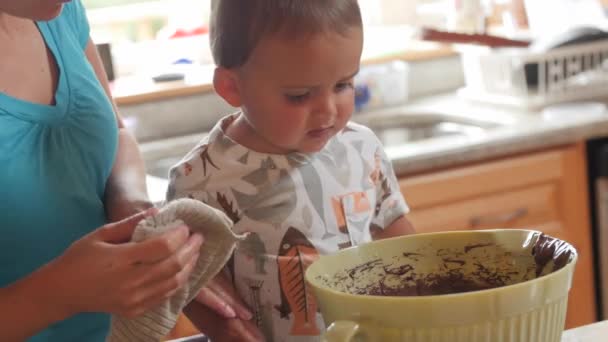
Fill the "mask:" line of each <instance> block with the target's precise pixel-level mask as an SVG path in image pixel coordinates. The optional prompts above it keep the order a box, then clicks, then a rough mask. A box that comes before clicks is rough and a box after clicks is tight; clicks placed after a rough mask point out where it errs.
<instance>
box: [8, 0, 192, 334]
mask: <svg viewBox="0 0 608 342" xmlns="http://www.w3.org/2000/svg"><path fill="white" fill-rule="evenodd" d="M115 113H116V108H115V106H114V105H113V103H112V102H111V100H110V97H109V91H108V83H107V80H106V78H105V73H104V71H103V67H102V65H101V63H100V60H99V57H98V55H97V51H96V49H95V45H94V44H93V43H92V42H91V40H90V38H89V26H88V23H87V20H86V17H85V13H84V9H83V7H82V5H81V3H80V2H79V1H77V0H74V1H70V0H0V164H1V165H2V166H1V167H0V322H1V323H0V325H1V327H2V328H0V340H2V341H20V340H24V339H28V338H29V339H31V341H103V340H104V339H105V336H106V334H107V332H108V328H109V314H119V315H125V316H135V315H138V314H140V313H142V312H143V311H145V310H147V309H150V308H152V307H154V306H155V305H156V304H157V303H159V302H161V301H163V300H164V299H166V298H167V297H168V296H170V295H171V294H172V293H173V292H174V291H176V289H178V288H179V287H180V286H181V285H183V284H184V283H185V280H186V279H187V277H188V276H189V274H190V272H191V270H192V268H193V265H194V262H195V260H196V259H197V256H198V250H199V247H200V245H201V243H202V237H201V236H199V235H193V236H189V232H188V228H187V227H179V228H176V229H175V230H173V231H171V232H168V233H167V234H165V235H163V236H160V237H158V238H155V239H153V240H149V241H146V242H144V243H141V244H137V245H136V244H131V243H127V241H128V240H129V238H130V236H131V233H132V231H133V229H134V226H135V225H136V224H137V222H138V221H139V220H141V219H142V218H143V217H145V216H146V215H150V214H152V213H153V212H154V211H153V210H147V211H145V210H146V209H148V208H150V207H151V204H150V202H149V201H148V199H147V194H146V190H145V180H144V179H145V177H144V171H143V163H142V160H141V157H140V155H139V152H138V149H137V145H136V142H135V140H134V138H133V137H132V136H131V135H130V134H129V133H128V132H127V130H126V129H125V128H124V125H123V123H122V120H121V119H120V117H119V116H118V115H117V114H115ZM107 222H113V223H109V224H108V223H107ZM99 227H101V228H99ZM97 228H99V229H97Z"/></svg>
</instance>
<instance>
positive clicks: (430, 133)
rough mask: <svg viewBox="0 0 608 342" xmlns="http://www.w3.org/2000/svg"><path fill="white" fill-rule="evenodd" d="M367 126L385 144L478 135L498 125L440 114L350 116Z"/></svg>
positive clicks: (392, 144) (391, 144)
mask: <svg viewBox="0 0 608 342" xmlns="http://www.w3.org/2000/svg"><path fill="white" fill-rule="evenodd" d="M354 121H356V122H359V123H361V124H363V125H365V126H367V127H369V128H370V129H371V130H372V131H374V133H375V134H376V135H377V136H378V138H380V141H382V143H383V144H384V145H385V146H394V145H400V144H405V143H411V142H417V141H422V140H428V139H433V138H439V137H447V136H478V135H483V134H484V133H485V132H486V131H488V130H490V129H494V128H497V127H499V126H500V124H498V123H496V122H489V121H484V120H477V119H471V118H465V117H458V116H452V115H442V114H391V115H382V116H381V117H379V116H375V117H371V116H369V117H366V118H356V117H355V118H354Z"/></svg>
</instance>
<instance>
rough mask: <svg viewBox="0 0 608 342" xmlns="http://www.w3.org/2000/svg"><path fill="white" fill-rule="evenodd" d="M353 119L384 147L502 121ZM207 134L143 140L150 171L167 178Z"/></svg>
mask: <svg viewBox="0 0 608 342" xmlns="http://www.w3.org/2000/svg"><path fill="white" fill-rule="evenodd" d="M353 121H355V122H358V123H361V124H363V125H365V126H367V127H369V128H371V129H372V130H373V131H374V133H375V134H376V135H377V136H378V137H379V138H380V140H381V141H382V143H383V144H384V146H386V147H390V146H398V145H402V144H406V143H415V142H424V141H432V140H433V139H436V138H441V137H449V136H467V137H474V136H480V135H483V134H484V133H485V132H487V131H488V130H491V129H494V128H498V127H500V126H501V124H500V123H497V122H492V121H487V120H484V119H477V118H467V117H463V116H456V115H446V114H437V113H407V114H404V113H397V114H392V113H381V114H380V113H379V114H358V115H355V116H354V117H353ZM206 134H207V133H202V134H195V135H188V136H180V137H175V138H169V139H165V140H160V141H154V142H151V143H143V144H142V145H141V150H142V153H143V156H144V160H145V162H146V169H147V170H146V171H147V172H148V174H150V175H152V176H156V177H160V178H167V177H168V172H169V169H170V168H171V166H173V165H175V164H176V163H178V162H179V161H180V159H181V158H182V157H183V156H184V155H185V154H186V153H188V151H190V149H192V148H193V147H194V146H195V145H196V144H197V143H198V142H199V141H200V140H201V139H202V138H203V137H204V136H205V135H206Z"/></svg>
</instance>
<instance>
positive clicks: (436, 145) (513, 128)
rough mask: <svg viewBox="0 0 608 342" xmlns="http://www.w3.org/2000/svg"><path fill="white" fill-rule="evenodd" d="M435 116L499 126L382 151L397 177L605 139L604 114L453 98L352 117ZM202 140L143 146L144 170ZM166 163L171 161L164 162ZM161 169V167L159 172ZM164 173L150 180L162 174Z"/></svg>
mask: <svg viewBox="0 0 608 342" xmlns="http://www.w3.org/2000/svg"><path fill="white" fill-rule="evenodd" d="M408 113H409V114H417V115H426V114H429V115H436V114H444V115H448V116H454V117H461V118H469V119H471V120H479V119H483V120H486V121H488V122H493V123H495V124H497V125H498V127H496V128H492V129H489V130H486V131H483V132H480V133H479V134H475V135H466V136H463V135H456V136H445V137H438V138H432V139H427V140H420V141H416V142H408V143H405V144H399V145H385V149H386V153H387V155H388V157H389V158H390V159H391V160H392V163H393V166H394V168H395V172H396V173H397V175H398V176H404V175H410V174H416V173H421V172H425V171H431V170H437V169H441V168H446V167H450V166H456V165H461V164H465V163H472V162H476V161H482V160H487V159H493V158H499V157H503V156H508V155H514V154H519V153H526V152H531V151H535V150H541V149H546V148H550V147H554V146H559V145H565V144H570V143H574V142H577V141H584V140H587V139H592V138H597V137H602V136H608V113H601V114H597V113H595V114H594V113H585V112H583V111H581V112H580V113H579V112H576V114H572V113H567V114H563V115H554V116H552V117H548V116H546V115H543V114H542V113H541V112H540V111H532V110H521V109H514V108H511V107H505V106H494V105H488V104H481V103H477V102H471V101H465V100H463V99H461V98H459V97H458V96H457V94H456V93H447V94H442V95H437V96H429V97H425V98H423V99H420V100H415V101H411V102H408V104H407V105H405V106H400V107H394V108H388V109H383V110H381V111H375V112H371V113H366V114H355V115H354V116H353V120H354V121H362V122H365V120H369V119H370V118H372V119H371V120H372V121H373V120H377V121H381V120H382V119H381V117H382V115H395V114H396V115H401V114H403V115H407V114H408ZM203 136H204V133H202V134H195V135H192V136H184V137H178V138H175V139H172V140H171V141H161V142H153V143H148V144H142V152H143V154H144V159H145V160H146V163H147V165H148V166H149V167H154V165H153V164H154V161H156V160H164V163H165V164H166V163H167V160H169V162H177V161H179V159H180V158H181V157H183V155H185V154H186V153H187V152H188V151H189V150H190V149H191V148H192V147H193V146H194V145H195V144H196V143H197V142H198V141H200V139H201V138H202V137H203ZM169 157H170V158H169ZM164 167H166V166H164V165H163V168H164ZM166 171H167V170H164V169H163V170H162V172H156V173H153V174H156V175H160V174H163V175H164V174H166ZM148 183H149V191H150V192H151V193H153V194H154V195H153V196H151V197H152V200H154V201H159V200H162V199H163V197H164V193H165V191H166V183H167V182H166V180H164V179H161V178H157V177H149V182H148Z"/></svg>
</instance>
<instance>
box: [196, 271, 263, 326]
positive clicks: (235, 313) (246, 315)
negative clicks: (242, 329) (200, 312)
mask: <svg viewBox="0 0 608 342" xmlns="http://www.w3.org/2000/svg"><path fill="white" fill-rule="evenodd" d="M195 301H197V302H199V303H201V304H203V305H205V306H207V307H209V308H210V309H211V310H213V311H215V312H216V313H217V314H218V315H220V316H222V317H224V318H240V319H242V320H245V321H249V320H251V319H252V318H253V314H252V313H251V311H249V309H248V308H247V305H245V303H244V302H243V300H242V299H241V298H240V297H239V295H238V294H237V293H236V290H235V288H234V286H232V284H231V282H230V280H229V279H228V277H227V276H226V274H225V273H224V272H220V273H219V274H218V275H217V276H216V277H215V278H214V279H213V280H211V281H210V282H209V283H208V284H207V286H206V287H204V288H203V289H202V290H201V291H200V292H199V294H198V295H197V296H196V299H195Z"/></svg>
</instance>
